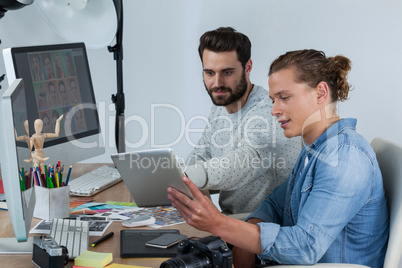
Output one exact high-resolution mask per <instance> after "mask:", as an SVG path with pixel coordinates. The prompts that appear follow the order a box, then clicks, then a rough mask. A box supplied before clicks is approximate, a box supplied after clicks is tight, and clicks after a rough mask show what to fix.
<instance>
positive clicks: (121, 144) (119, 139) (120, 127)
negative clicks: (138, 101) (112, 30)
mask: <svg viewBox="0 0 402 268" xmlns="http://www.w3.org/2000/svg"><path fill="white" fill-rule="evenodd" d="M113 3H114V6H115V8H116V13H117V33H116V44H115V45H114V46H108V50H109V52H112V53H113V57H114V60H115V61H116V71H117V93H116V95H114V94H113V95H112V101H113V103H114V104H115V109H116V123H115V142H116V148H117V152H119V153H124V152H125V151H126V147H125V129H124V109H125V101H124V92H123V1H122V0H113Z"/></svg>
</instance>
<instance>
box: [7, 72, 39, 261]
mask: <svg viewBox="0 0 402 268" xmlns="http://www.w3.org/2000/svg"><path fill="white" fill-rule="evenodd" d="M0 107H1V108H2V109H1V112H0V115H1V116H0V144H1V148H2V153H1V154H0V156H1V163H2V165H1V175H2V180H3V185H4V192H5V194H6V200H7V206H8V212H9V215H10V220H11V224H12V226H13V229H14V234H15V237H16V240H15V239H11V240H6V239H3V238H2V239H0V251H1V253H4V252H5V251H6V250H5V249H4V248H6V249H8V250H10V252H19V251H20V250H22V251H23V248H21V246H20V249H18V246H17V247H15V244H16V243H13V241H18V242H23V241H26V240H27V238H28V233H29V228H30V226H31V220H32V216H33V211H34V207H35V193H34V188H33V187H30V188H29V187H26V188H23V187H22V186H21V184H20V178H21V172H23V169H21V168H22V166H24V165H23V164H22V162H24V161H22V162H20V161H18V159H29V157H30V155H29V150H28V149H27V148H25V149H26V150H17V147H18V143H19V142H20V141H23V142H26V138H27V135H26V133H23V134H21V133H19V134H18V133H17V130H16V129H17V128H18V127H19V126H18V124H19V122H20V120H21V119H23V120H24V119H26V118H28V115H27V110H26V92H25V89H24V84H23V82H22V79H17V80H15V81H14V82H13V83H12V84H11V86H10V87H9V88H8V89H7V90H5V92H4V93H3V95H2V97H1V105H0ZM20 169H21V171H20ZM28 170H29V169H28ZM13 247H14V248H16V249H13ZM31 250H32V246H31Z"/></svg>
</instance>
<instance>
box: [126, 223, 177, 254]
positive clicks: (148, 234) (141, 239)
mask: <svg viewBox="0 0 402 268" xmlns="http://www.w3.org/2000/svg"><path fill="white" fill-rule="evenodd" d="M164 234H180V231H179V230H177V229H166V230H141V229H133V230H128V229H124V230H121V231H120V257H122V258H134V257H176V255H177V247H178V244H176V245H174V246H171V247H169V248H155V247H148V246H146V245H145V244H146V243H147V242H148V241H150V240H152V239H155V238H157V237H159V236H161V235H164Z"/></svg>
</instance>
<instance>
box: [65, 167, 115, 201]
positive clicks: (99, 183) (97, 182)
mask: <svg viewBox="0 0 402 268" xmlns="http://www.w3.org/2000/svg"><path fill="white" fill-rule="evenodd" d="M121 180H122V179H121V176H120V173H119V171H117V169H116V168H114V167H111V166H107V165H104V166H101V167H99V168H97V169H95V170H93V171H91V172H88V173H86V174H84V175H81V176H80V177H78V178H76V179H73V180H71V181H70V182H69V183H68V185H69V186H70V195H73V196H92V195H95V194H97V193H99V192H100V191H103V190H105V189H106V188H108V187H110V186H112V185H114V184H116V183H118V182H120V181H121Z"/></svg>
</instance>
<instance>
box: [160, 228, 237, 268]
mask: <svg viewBox="0 0 402 268" xmlns="http://www.w3.org/2000/svg"><path fill="white" fill-rule="evenodd" d="M232 263H233V257H232V251H231V250H230V249H229V248H228V247H227V246H226V244H225V242H223V241H222V240H221V239H220V238H219V237H216V236H213V235H211V236H207V237H204V238H200V239H199V240H195V239H184V240H183V241H181V242H180V244H179V246H178V249H177V257H176V258H172V259H169V260H167V261H164V262H163V263H162V264H161V266H160V268H181V267H183V268H191V267H197V268H198V267H200V268H202V267H205V268H209V267H214V268H218V267H219V268H231V267H232Z"/></svg>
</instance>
